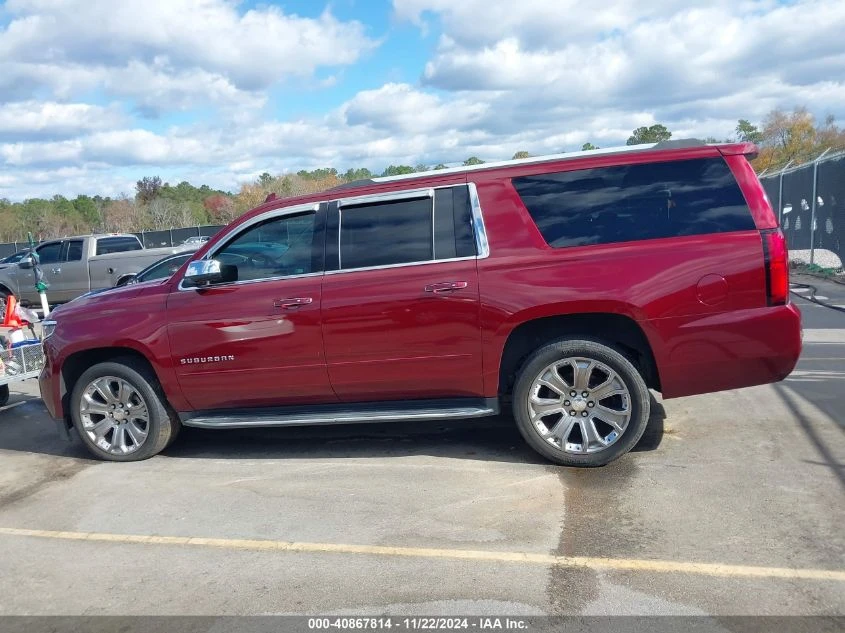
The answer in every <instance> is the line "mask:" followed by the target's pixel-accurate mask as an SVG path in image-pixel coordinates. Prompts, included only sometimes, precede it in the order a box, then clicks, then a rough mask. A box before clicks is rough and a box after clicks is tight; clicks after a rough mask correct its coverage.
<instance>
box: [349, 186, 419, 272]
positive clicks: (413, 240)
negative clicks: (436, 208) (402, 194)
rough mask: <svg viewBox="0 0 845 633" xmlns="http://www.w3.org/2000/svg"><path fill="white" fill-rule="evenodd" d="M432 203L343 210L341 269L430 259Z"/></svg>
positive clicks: (406, 202)
mask: <svg viewBox="0 0 845 633" xmlns="http://www.w3.org/2000/svg"><path fill="white" fill-rule="evenodd" d="M431 210H432V200H431V198H429V197H425V198H419V199H416V200H399V201H390V202H381V203H377V204H365V205H360V206H343V207H342V208H341V210H340V267H341V268H344V269H346V268H364V267H366V266H389V265H390V264H406V263H410V262H424V261H429V260H431V259H433V252H432V238H433V233H432V232H433V226H432V221H431Z"/></svg>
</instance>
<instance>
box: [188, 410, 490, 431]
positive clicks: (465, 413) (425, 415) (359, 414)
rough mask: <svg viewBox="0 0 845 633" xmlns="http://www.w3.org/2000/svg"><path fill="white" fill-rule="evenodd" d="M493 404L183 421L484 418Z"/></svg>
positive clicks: (225, 425)
mask: <svg viewBox="0 0 845 633" xmlns="http://www.w3.org/2000/svg"><path fill="white" fill-rule="evenodd" d="M497 413H498V412H497V411H496V409H495V408H492V407H453V408H448V409H438V408H431V409H417V410H404V411H403V410H402V409H395V410H393V411H369V412H368V411H348V412H337V413H296V414H291V415H283V414H282V415H269V416H267V415H265V416H261V415H256V416H254V417H245V416H244V417H242V416H222V415H221V416H198V417H195V418H188V419H185V420H183V422H182V423H183V424H184V425H185V426H196V427H201V428H213V429H232V428H245V427H268V426H311V425H315V426H316V425H329V424H355V423H366V422H402V421H406V420H444V419H455V418H464V419H469V418H483V417H486V416H489V415H496V414H497Z"/></svg>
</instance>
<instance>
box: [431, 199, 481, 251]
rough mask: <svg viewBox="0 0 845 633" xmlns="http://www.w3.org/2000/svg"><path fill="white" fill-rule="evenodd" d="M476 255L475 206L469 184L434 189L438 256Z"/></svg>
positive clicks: (435, 247)
mask: <svg viewBox="0 0 845 633" xmlns="http://www.w3.org/2000/svg"><path fill="white" fill-rule="evenodd" d="M475 254H476V248H475V237H474V233H473V230H472V209H471V207H470V202H469V192H468V190H467V188H466V187H450V188H448V189H436V190H435V192H434V256H435V259H450V258H452V257H472V256H473V255H475Z"/></svg>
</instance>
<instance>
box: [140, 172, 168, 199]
mask: <svg viewBox="0 0 845 633" xmlns="http://www.w3.org/2000/svg"><path fill="white" fill-rule="evenodd" d="M161 186H162V185H161V178H159V177H158V176H153V177H149V176H146V177H144V178H141V180H139V181H138V182H137V183H136V184H135V199H136V200H138V201H139V202H140V203H142V204H149V203H150V202H152V201H153V200H155V199H156V198H157V197H158V194H159V193H160V192H161Z"/></svg>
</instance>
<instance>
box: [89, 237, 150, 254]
mask: <svg viewBox="0 0 845 633" xmlns="http://www.w3.org/2000/svg"><path fill="white" fill-rule="evenodd" d="M140 250H141V243H140V242H139V241H138V238H136V237H101V238H99V239H98V240H97V255H108V254H109V253H124V252H126V251H140Z"/></svg>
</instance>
